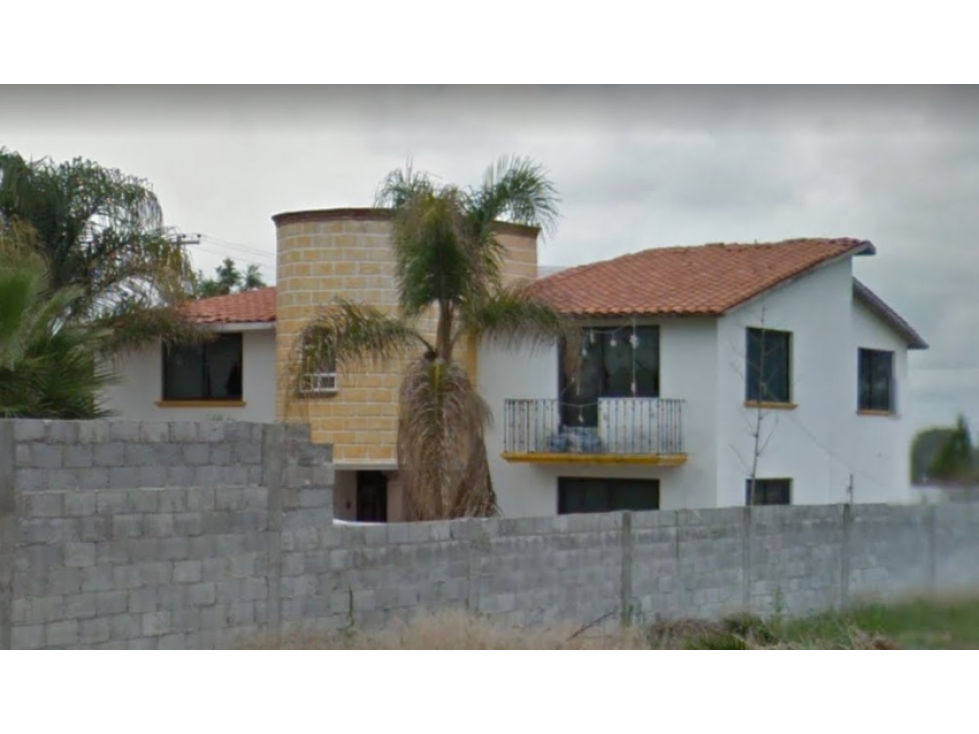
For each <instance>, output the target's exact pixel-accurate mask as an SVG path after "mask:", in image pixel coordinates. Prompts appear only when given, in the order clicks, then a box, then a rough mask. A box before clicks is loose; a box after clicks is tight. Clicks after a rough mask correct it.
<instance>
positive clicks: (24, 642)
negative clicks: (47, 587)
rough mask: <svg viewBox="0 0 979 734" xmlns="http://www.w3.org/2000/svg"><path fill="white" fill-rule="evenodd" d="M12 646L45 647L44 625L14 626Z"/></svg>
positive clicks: (38, 648) (28, 648)
mask: <svg viewBox="0 0 979 734" xmlns="http://www.w3.org/2000/svg"><path fill="white" fill-rule="evenodd" d="M19 422H20V421H18V423H19ZM10 646H11V647H12V648H13V649H14V650H40V649H41V648H43V647H44V625H43V624H32V625H26V626H20V625H16V626H14V628H13V629H12V630H11V631H10Z"/></svg>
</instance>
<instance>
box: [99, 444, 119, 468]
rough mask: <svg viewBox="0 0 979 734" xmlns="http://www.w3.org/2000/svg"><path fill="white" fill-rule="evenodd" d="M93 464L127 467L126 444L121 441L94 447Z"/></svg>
mask: <svg viewBox="0 0 979 734" xmlns="http://www.w3.org/2000/svg"><path fill="white" fill-rule="evenodd" d="M92 464H93V465H94V466H104V467H112V466H125V465H126V444H124V443H121V442H119V441H113V442H110V443H100V444H96V445H95V446H94V447H92Z"/></svg>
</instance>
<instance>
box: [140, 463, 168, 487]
mask: <svg viewBox="0 0 979 734" xmlns="http://www.w3.org/2000/svg"><path fill="white" fill-rule="evenodd" d="M167 469H168V467H165V466H141V467H140V468H139V486H140V487H141V488H142V489H147V490H153V489H162V488H163V487H166V486H167Z"/></svg>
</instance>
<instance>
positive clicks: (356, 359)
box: [293, 298, 432, 373]
mask: <svg viewBox="0 0 979 734" xmlns="http://www.w3.org/2000/svg"><path fill="white" fill-rule="evenodd" d="M413 347H414V348H420V347H422V348H425V349H427V350H428V351H432V346H431V345H430V344H429V343H428V342H427V341H426V340H425V338H424V337H423V336H422V335H421V334H420V333H419V332H418V330H417V329H415V327H414V326H413V325H412V324H411V323H410V322H408V321H405V320H403V319H400V318H397V317H395V316H390V315H388V314H386V313H384V312H383V311H381V310H380V309H378V308H376V307H374V306H368V305H363V304H359V303H353V302H351V301H348V300H345V299H342V298H338V299H335V300H334V301H333V302H332V303H331V304H330V305H328V306H327V307H325V308H323V309H322V310H321V311H320V313H319V314H318V315H317V316H316V317H315V318H313V319H312V320H311V321H310V322H309V323H308V324H307V325H306V327H305V328H304V329H303V330H302V333H301V335H300V338H299V339H297V340H296V344H295V347H294V350H295V351H294V354H293V364H295V365H296V366H297V367H298V372H299V373H302V372H303V371H305V365H306V364H308V363H310V362H313V363H316V362H323V361H332V362H334V363H336V364H338V365H346V364H356V363H363V362H372V361H381V362H383V361H385V360H388V359H390V358H392V357H394V356H396V355H402V354H404V353H405V352H407V351H408V350H410V349H411V348H413Z"/></svg>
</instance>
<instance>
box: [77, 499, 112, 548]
mask: <svg viewBox="0 0 979 734" xmlns="http://www.w3.org/2000/svg"><path fill="white" fill-rule="evenodd" d="M97 500H98V498H97V497H96V509H97V508H98V504H97ZM111 523H112V518H111V517H109V516H106V515H99V516H96V517H83V518H81V539H82V540H84V541H89V542H102V541H106V540H108V539H109V538H110V537H112V524H111Z"/></svg>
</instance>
